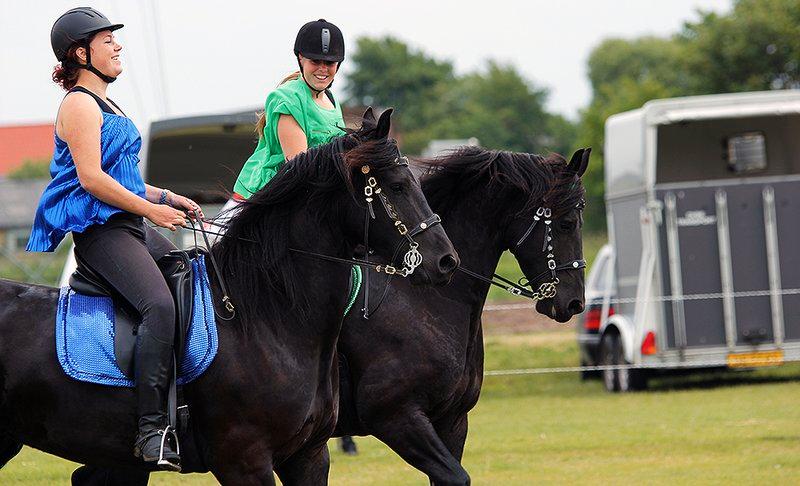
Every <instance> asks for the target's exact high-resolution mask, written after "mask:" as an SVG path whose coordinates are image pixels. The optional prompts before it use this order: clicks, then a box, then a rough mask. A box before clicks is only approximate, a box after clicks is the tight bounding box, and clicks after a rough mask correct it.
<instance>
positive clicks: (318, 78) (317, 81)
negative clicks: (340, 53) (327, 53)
mask: <svg viewBox="0 0 800 486" xmlns="http://www.w3.org/2000/svg"><path fill="white" fill-rule="evenodd" d="M298 57H299V59H300V65H301V66H302V67H303V77H304V78H305V80H306V82H307V83H308V84H309V85H311V87H313V88H314V89H315V90H317V91H323V90H324V89H326V88H327V87H328V86H330V84H331V83H332V82H333V78H334V76H336V71H337V70H338V69H339V63H338V62H336V61H318V60H316V59H309V58H307V57H303V55H302V54H300V55H299V56H298Z"/></svg>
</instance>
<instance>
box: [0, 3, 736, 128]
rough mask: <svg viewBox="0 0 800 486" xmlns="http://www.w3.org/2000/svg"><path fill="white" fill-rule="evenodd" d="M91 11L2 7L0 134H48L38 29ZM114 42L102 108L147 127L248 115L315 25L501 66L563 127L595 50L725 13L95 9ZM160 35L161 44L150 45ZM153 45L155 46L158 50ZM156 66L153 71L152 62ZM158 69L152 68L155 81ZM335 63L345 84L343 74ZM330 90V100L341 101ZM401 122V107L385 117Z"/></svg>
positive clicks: (678, 6) (402, 6) (461, 7)
mask: <svg viewBox="0 0 800 486" xmlns="http://www.w3.org/2000/svg"><path fill="white" fill-rule="evenodd" d="M84 3H90V2H82V1H81V2H78V3H76V2H74V1H60V0H0V39H2V42H0V66H2V73H3V75H2V76H0V124H21V123H29V122H44V121H51V120H52V119H53V117H54V115H55V112H56V108H57V106H58V103H59V100H60V98H61V97H62V96H63V92H62V91H61V90H60V88H58V87H57V86H56V85H55V84H53V83H52V81H50V74H51V72H52V68H53V65H54V64H55V58H54V57H53V53H52V50H51V48H50V28H51V26H52V24H53V22H54V21H55V19H56V18H57V17H58V16H59V15H60V14H61V13H63V12H64V11H66V10H68V9H69V8H72V7H75V6H78V5H80V4H84ZM91 5H92V6H94V7H95V8H97V9H98V10H100V11H101V12H103V13H104V14H105V15H106V16H108V17H109V18H110V19H111V21H112V22H115V23H116V22H120V23H124V24H125V28H124V29H122V30H120V31H119V33H118V37H119V40H120V42H121V44H122V45H123V56H122V60H123V66H124V68H125V71H124V72H123V74H122V75H121V76H120V78H119V80H118V81H117V82H115V83H114V84H113V86H112V87H111V89H110V90H109V96H110V97H111V98H113V99H114V100H115V101H117V103H118V104H119V105H121V106H122V108H123V109H125V110H126V111H127V112H128V114H129V115H131V117H132V118H133V119H134V120H135V121H136V122H137V123H138V124H139V125H140V126H141V125H142V124H144V123H146V122H147V121H149V120H151V119H156V118H161V117H164V116H176V115H185V114H195V113H218V112H223V111H227V110H235V109H244V108H251V107H256V106H260V105H262V104H263V102H264V98H265V97H266V94H267V93H268V92H269V91H270V90H271V89H272V88H273V87H274V86H275V84H276V83H277V82H278V81H279V80H280V79H281V78H282V77H283V76H284V75H285V74H286V73H288V72H290V71H292V70H293V69H294V68H295V67H296V63H295V60H294V57H293V55H292V46H293V42H294V36H295V35H296V33H297V30H298V28H299V27H300V26H301V25H302V24H303V23H305V22H307V21H309V20H315V19H317V18H321V17H322V18H326V19H327V20H329V21H331V22H334V23H335V24H337V25H338V26H339V27H340V28H341V29H342V31H343V32H344V35H345V41H346V44H347V48H348V49H351V50H352V48H353V46H354V45H355V42H354V41H355V39H356V38H357V37H359V36H363V35H368V36H382V35H387V34H391V35H394V36H396V37H398V38H400V39H401V40H403V41H405V42H407V43H409V44H410V45H412V46H413V47H415V48H419V49H423V50H424V51H425V52H426V53H428V54H429V55H432V56H434V57H436V58H439V59H448V60H451V61H452V62H453V63H454V65H455V66H456V69H457V70H458V72H460V73H463V72H468V71H471V70H475V69H479V68H481V67H482V66H483V65H484V64H485V61H486V60H487V59H496V60H499V61H502V62H508V63H513V64H514V65H516V66H517V67H518V68H519V70H520V71H521V72H522V73H523V74H524V75H525V76H526V78H527V79H528V80H529V81H531V82H532V83H533V84H534V85H536V86H537V87H543V88H547V89H548V90H549V92H550V96H549V100H548V108H549V109H550V110H551V111H554V112H558V113H562V114H564V115H566V116H568V117H570V118H573V119H574V118H576V117H577V113H578V110H579V109H580V108H582V107H584V106H586V104H587V103H588V102H589V99H590V96H591V92H590V87H589V83H588V80H587V77H586V60H587V58H588V56H589V53H590V52H591V50H592V48H593V47H594V46H596V45H597V44H598V43H599V42H600V41H601V40H602V39H604V38H606V37H612V36H613V37H625V38H631V37H636V36H640V35H645V34H653V35H668V34H671V33H674V32H677V31H678V29H680V27H681V26H682V25H683V23H684V22H686V21H690V20H696V19H697V18H698V15H697V10H698V9H700V10H705V11H707V10H713V11H716V12H727V11H729V10H730V8H731V1H730V0H566V1H565V0H561V1H558V0H525V1H501V0H492V1H479V2H478V1H475V2H473V1H464V0H462V1H452V0H446V1H437V0H404V1H393V2H381V1H377V0H373V1H370V2H363V1H358V2H355V1H343V0H338V1H336V0H326V1H297V0H295V1H292V2H289V1H285V2H276V1H264V0H259V1H241V0H225V1H219V0H216V1H206V0H169V1H167V0H136V1H134V0H120V1H112V0H97V1H94V2H91ZM156 32H160V36H158V35H156ZM159 39H160V42H159ZM158 53H160V61H159V55H158ZM159 65H160V66H161V67H162V69H161V70H159ZM348 67H349V66H348V65H347V61H345V65H344V66H343V72H345V73H346V72H347V68H348ZM342 86H343V83H342V81H341V80H337V83H336V85H335V86H334V88H333V89H334V92H337V93H341V89H342ZM397 108H398V109H401V110H402V107H397Z"/></svg>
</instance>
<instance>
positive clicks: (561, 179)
mask: <svg viewBox="0 0 800 486" xmlns="http://www.w3.org/2000/svg"><path fill="white" fill-rule="evenodd" d="M590 153H591V149H580V150H578V151H576V152H575V153H574V154H573V156H572V158H571V160H570V162H569V163H568V164H567V163H566V161H564V160H563V159H562V158H561V157H560V156H555V158H554V156H551V157H549V158H548V159H546V160H545V162H548V165H549V166H550V172H551V177H549V179H550V184H549V187H547V188H546V190H545V191H544V194H543V195H540V196H539V197H535V199H530V200H529V202H528V203H527V204H525V205H524V207H523V209H522V210H521V211H520V212H518V213H516V215H515V217H514V219H513V220H512V221H511V223H510V224H509V225H508V227H507V231H506V233H507V235H508V236H507V239H508V241H507V245H508V248H509V249H510V250H511V251H512V253H513V254H514V256H515V257H516V259H517V262H518V263H519V266H520V268H521V269H522V271H523V273H524V274H525V279H523V280H526V281H527V282H523V283H527V284H528V285H529V286H530V287H531V290H532V292H534V293H535V294H537V297H538V300H537V303H536V310H537V311H538V312H539V313H541V314H544V315H546V316H548V317H550V318H552V319H555V320H557V321H559V322H567V321H568V320H569V319H570V318H571V317H572V316H573V315H575V314H580V313H581V312H583V309H584V268H585V266H586V263H585V261H584V260H583V245H582V238H581V228H582V226H583V208H584V205H585V200H584V195H585V191H584V188H583V185H582V184H581V176H583V174H584V173H585V172H586V167H587V165H588V163H589V154H590ZM534 201H535V202H534Z"/></svg>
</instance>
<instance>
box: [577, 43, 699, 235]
mask: <svg viewBox="0 0 800 486" xmlns="http://www.w3.org/2000/svg"><path fill="white" fill-rule="evenodd" d="M683 51H684V46H683V45H682V44H681V42H680V41H679V40H677V39H659V38H655V37H642V38H639V39H633V40H624V39H607V40H605V41H603V42H602V43H600V45H598V46H597V47H596V48H595V49H594V50H593V51H592V53H591V55H590V56H589V80H590V81H591V83H592V92H593V96H592V102H591V104H590V105H589V106H588V107H587V108H586V109H585V110H583V111H582V113H581V121H580V125H579V127H580V129H579V133H580V135H579V137H578V141H579V142H580V145H581V146H586V147H592V149H593V151H592V162H591V164H590V165H589V170H588V172H587V174H586V175H585V176H584V178H583V183H584V186H585V187H586V192H587V198H588V205H587V208H586V213H585V218H584V219H585V224H586V227H587V228H588V229H591V230H602V229H604V228H605V226H606V221H605V204H604V197H603V195H604V192H605V181H604V179H603V173H604V165H605V164H604V154H603V144H604V142H605V122H606V119H607V118H608V117H609V116H611V115H613V114H615V113H621V112H623V111H628V110H632V109H635V108H640V107H641V106H642V105H643V104H644V103H646V102H648V101H650V100H652V99H658V98H669V97H671V96H678V95H685V94H689V93H690V92H691V86H692V85H693V83H694V81H693V79H692V75H690V71H689V70H688V68H687V63H686V62H685V60H684V56H683Z"/></svg>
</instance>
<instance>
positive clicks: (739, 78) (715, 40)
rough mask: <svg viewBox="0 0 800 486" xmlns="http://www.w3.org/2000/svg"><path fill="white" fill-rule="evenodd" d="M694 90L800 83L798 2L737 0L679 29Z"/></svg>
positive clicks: (795, 85)
mask: <svg viewBox="0 0 800 486" xmlns="http://www.w3.org/2000/svg"><path fill="white" fill-rule="evenodd" d="M680 40H681V41H682V43H683V44H684V46H685V48H686V49H685V54H686V59H687V64H688V68H689V70H690V71H691V72H695V73H697V74H698V75H697V76H695V77H694V78H693V81H694V85H693V86H692V90H693V91H696V92H701V93H728V92H736V91H758V90H768V89H787V88H794V89H796V88H800V2H798V1H797V0H738V1H737V2H735V4H734V7H733V10H732V11H731V13H730V14H728V15H718V14H715V13H705V14H703V15H702V18H701V20H700V21H699V22H696V23H688V24H686V26H685V27H684V30H683V32H682V33H681V35H680Z"/></svg>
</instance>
